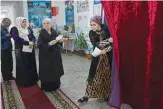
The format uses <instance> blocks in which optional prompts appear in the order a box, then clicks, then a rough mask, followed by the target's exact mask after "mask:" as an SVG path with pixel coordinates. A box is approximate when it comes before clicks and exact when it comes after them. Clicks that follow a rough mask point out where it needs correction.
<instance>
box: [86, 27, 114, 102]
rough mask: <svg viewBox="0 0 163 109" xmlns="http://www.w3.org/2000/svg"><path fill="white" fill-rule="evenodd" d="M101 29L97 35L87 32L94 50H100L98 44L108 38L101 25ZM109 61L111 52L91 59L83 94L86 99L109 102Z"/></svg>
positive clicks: (108, 35)
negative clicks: (99, 99)
mask: <svg viewBox="0 0 163 109" xmlns="http://www.w3.org/2000/svg"><path fill="white" fill-rule="evenodd" d="M101 28H102V30H101V31H99V33H100V34H99V33H98V34H97V32H94V31H92V30H91V31H90V32H89V37H90V41H91V43H92V45H93V47H94V49H95V47H98V48H100V47H99V42H100V41H101V40H105V39H108V38H109V37H110V33H109V31H108V29H107V28H105V27H104V26H103V25H101ZM111 60H112V50H111V51H110V52H107V53H106V54H104V55H100V56H98V57H93V58H92V62H91V66H90V71H89V76H88V80H87V82H88V83H87V88H86V93H85V95H86V96H87V97H88V98H101V99H105V100H109V96H110V86H111V63H112V62H111Z"/></svg>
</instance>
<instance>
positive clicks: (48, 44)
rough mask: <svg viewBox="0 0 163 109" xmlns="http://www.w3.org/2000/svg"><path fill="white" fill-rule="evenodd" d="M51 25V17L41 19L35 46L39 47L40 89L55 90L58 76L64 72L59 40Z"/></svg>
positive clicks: (58, 83) (57, 86) (58, 84)
mask: <svg viewBox="0 0 163 109" xmlns="http://www.w3.org/2000/svg"><path fill="white" fill-rule="evenodd" d="M56 37H57V33H56V31H55V30H54V29H52V26H51V19H49V18H46V19H44V20H43V29H42V30H41V31H40V35H39V38H38V42H37V46H38V48H39V78H40V80H41V89H42V90H45V91H55V90H57V89H58V88H59V87H60V84H61V82H60V78H61V76H62V75H63V74H64V71H63V65H62V58H61V53H60V45H59V44H60V41H58V40H56Z"/></svg>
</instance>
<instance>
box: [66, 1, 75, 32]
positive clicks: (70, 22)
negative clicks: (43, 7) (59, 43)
mask: <svg viewBox="0 0 163 109" xmlns="http://www.w3.org/2000/svg"><path fill="white" fill-rule="evenodd" d="M65 5H66V8H65V16H66V25H67V26H68V28H69V30H70V32H71V33H74V32H75V30H74V29H75V26H74V2H73V1H71V0H67V1H65Z"/></svg>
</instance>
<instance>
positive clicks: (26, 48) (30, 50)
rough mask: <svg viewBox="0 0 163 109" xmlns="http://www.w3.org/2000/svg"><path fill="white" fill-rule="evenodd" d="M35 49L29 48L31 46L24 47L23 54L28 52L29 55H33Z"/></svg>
mask: <svg viewBox="0 0 163 109" xmlns="http://www.w3.org/2000/svg"><path fill="white" fill-rule="evenodd" d="M32 50H33V47H32V48H29V46H26V45H23V49H22V51H23V52H28V53H32Z"/></svg>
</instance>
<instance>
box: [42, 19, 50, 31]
mask: <svg viewBox="0 0 163 109" xmlns="http://www.w3.org/2000/svg"><path fill="white" fill-rule="evenodd" d="M43 25H44V28H45V29H46V30H50V29H51V24H50V22H48V21H45V22H44V23H43Z"/></svg>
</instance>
